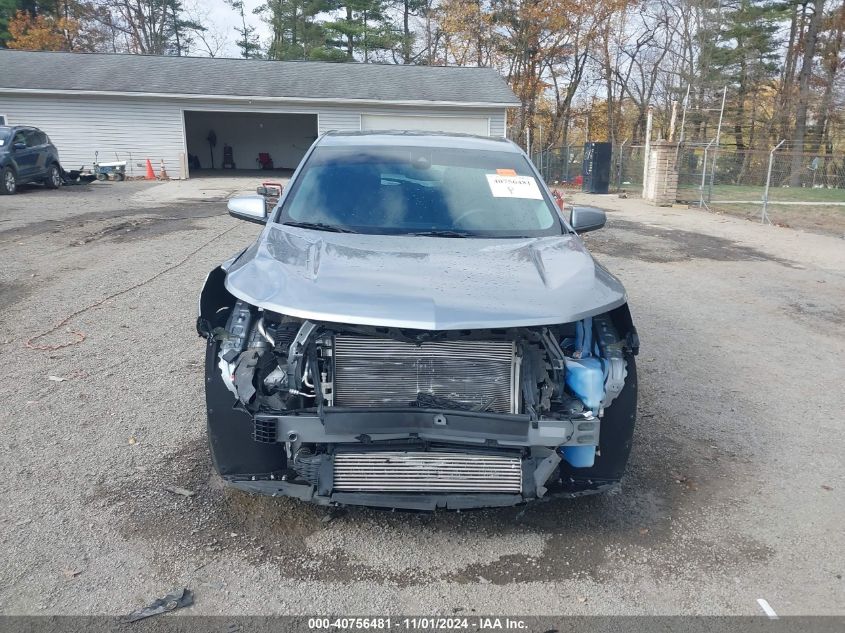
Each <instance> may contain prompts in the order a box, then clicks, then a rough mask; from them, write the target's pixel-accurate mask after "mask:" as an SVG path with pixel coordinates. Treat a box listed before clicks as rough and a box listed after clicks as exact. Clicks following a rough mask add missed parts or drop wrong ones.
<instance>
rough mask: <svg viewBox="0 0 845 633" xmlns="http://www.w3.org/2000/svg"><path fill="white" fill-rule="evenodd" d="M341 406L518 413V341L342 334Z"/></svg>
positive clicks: (338, 354) (337, 344)
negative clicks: (418, 342) (421, 339)
mask: <svg viewBox="0 0 845 633" xmlns="http://www.w3.org/2000/svg"><path fill="white" fill-rule="evenodd" d="M334 363H335V375H334V400H333V405H334V406H337V407H390V406H402V407H407V406H423V407H425V406H428V407H432V408H450V405H457V406H456V407H455V408H462V409H466V410H474V411H487V412H493V413H518V412H519V410H518V408H519V397H518V394H519V390H518V389H519V363H518V358H517V355H516V344H515V343H514V342H513V341H476V340H457V341H432V342H426V343H423V344H421V345H414V344H411V343H405V342H402V341H395V340H393V339H380V338H371V337H363V336H346V335H337V336H336V337H335V341H334Z"/></svg>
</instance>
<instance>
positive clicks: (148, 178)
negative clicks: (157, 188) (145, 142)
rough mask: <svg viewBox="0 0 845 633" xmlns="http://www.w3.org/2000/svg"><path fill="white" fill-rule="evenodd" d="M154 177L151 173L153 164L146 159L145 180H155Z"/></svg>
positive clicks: (153, 173)
mask: <svg viewBox="0 0 845 633" xmlns="http://www.w3.org/2000/svg"><path fill="white" fill-rule="evenodd" d="M155 179H156V175H155V172H153V164H152V163H151V162H150V159H149V158H148V159H147V180H155Z"/></svg>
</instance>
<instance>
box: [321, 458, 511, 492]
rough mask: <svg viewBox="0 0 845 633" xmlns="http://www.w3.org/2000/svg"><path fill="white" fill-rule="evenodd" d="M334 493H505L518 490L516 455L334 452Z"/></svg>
mask: <svg viewBox="0 0 845 633" xmlns="http://www.w3.org/2000/svg"><path fill="white" fill-rule="evenodd" d="M334 490H337V491H350V492H351V491H363V490H369V491H379V492H386V491H393V492H510V493H518V492H520V491H521V490H522V465H521V463H520V459H519V457H517V456H513V457H511V456H501V455H476V454H469V453H451V452H411V451H409V452H400V451H374V452H368V453H337V454H336V455H335V457H334Z"/></svg>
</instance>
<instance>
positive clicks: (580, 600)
mask: <svg viewBox="0 0 845 633" xmlns="http://www.w3.org/2000/svg"><path fill="white" fill-rule="evenodd" d="M578 602H581V603H584V602H587V597H586V596H578Z"/></svg>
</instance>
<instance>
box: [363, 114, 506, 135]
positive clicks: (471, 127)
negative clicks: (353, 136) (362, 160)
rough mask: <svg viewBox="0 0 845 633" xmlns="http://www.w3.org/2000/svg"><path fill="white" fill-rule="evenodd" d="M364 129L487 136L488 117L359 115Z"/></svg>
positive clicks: (488, 130)
mask: <svg viewBox="0 0 845 633" xmlns="http://www.w3.org/2000/svg"><path fill="white" fill-rule="evenodd" d="M361 128H362V129H364V130H417V131H423V132H460V133H463V134H479V135H483V136H487V135H488V134H489V132H490V118H489V117H486V116H455V115H452V114H450V115H439V116H432V115H425V116H422V115H418V114H381V113H379V114H373V113H367V114H362V115H361Z"/></svg>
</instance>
